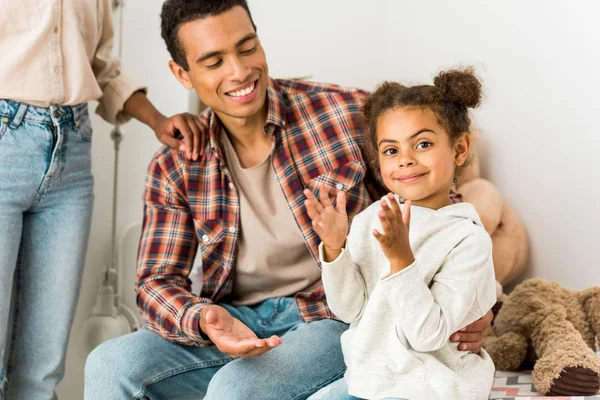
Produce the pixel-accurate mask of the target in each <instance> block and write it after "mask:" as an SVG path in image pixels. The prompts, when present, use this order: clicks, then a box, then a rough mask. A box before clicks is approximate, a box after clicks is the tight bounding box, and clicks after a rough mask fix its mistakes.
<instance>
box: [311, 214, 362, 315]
mask: <svg viewBox="0 0 600 400" xmlns="http://www.w3.org/2000/svg"><path fill="white" fill-rule="evenodd" d="M355 221H356V220H355ZM354 226H355V225H354V224H353V225H352V227H353V228H352V229H350V235H352V233H353V230H354ZM353 242H354V241H353V240H351V236H349V237H348V241H347V244H348V245H347V246H346V248H345V249H342V252H341V254H340V255H339V256H338V257H337V258H336V259H335V260H334V261H332V262H325V261H323V260H324V257H323V244H321V245H320V246H319V257H320V258H321V268H322V278H323V287H324V289H325V295H326V296H327V305H328V306H329V308H330V309H331V311H332V312H333V313H334V314H335V316H336V317H338V318H339V319H341V320H342V321H344V322H346V323H348V324H351V323H353V322H357V321H358V320H360V318H361V317H362V314H363V311H364V308H365V306H366V304H367V300H368V294H367V288H366V284H365V279H364V277H363V275H362V273H361V272H360V268H359V266H358V265H357V264H355V263H354V262H353V261H352V254H351V252H350V248H352V247H353V246H352V244H351V243H353Z"/></svg>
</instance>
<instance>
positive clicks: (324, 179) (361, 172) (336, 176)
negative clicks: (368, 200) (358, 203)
mask: <svg viewBox="0 0 600 400" xmlns="http://www.w3.org/2000/svg"><path fill="white" fill-rule="evenodd" d="M365 171H366V168H365V166H364V165H363V163H362V162H361V161H358V160H354V161H350V162H347V163H345V164H342V165H340V166H338V167H336V168H333V169H331V170H329V171H327V172H325V173H323V174H320V175H317V176H316V177H314V178H312V179H311V180H309V181H308V182H307V187H308V189H310V190H311V191H312V192H313V194H314V195H315V196H317V198H318V197H319V194H320V190H321V189H323V188H325V190H327V191H328V192H329V194H330V196H332V195H335V194H336V193H337V192H338V191H340V190H343V191H346V192H348V193H347V195H350V196H352V195H356V194H358V188H357V185H359V184H360V183H361V182H362V180H363V179H364V177H365ZM353 189H356V190H353Z"/></svg>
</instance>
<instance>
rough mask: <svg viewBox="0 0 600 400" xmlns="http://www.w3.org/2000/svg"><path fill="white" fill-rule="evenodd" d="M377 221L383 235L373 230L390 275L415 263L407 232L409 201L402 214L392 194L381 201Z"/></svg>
mask: <svg viewBox="0 0 600 400" xmlns="http://www.w3.org/2000/svg"><path fill="white" fill-rule="evenodd" d="M379 220H380V221H381V227H382V228H383V233H382V232H379V231H377V229H374V230H373V236H375V239H377V241H378V242H379V245H380V246H381V250H382V251H383V254H385V256H386V257H387V259H388V260H390V274H395V273H396V272H399V271H402V270H403V269H404V268H406V267H408V266H409V265H410V264H412V263H413V262H414V261H415V257H414V255H413V252H412V250H411V248H410V242H409V240H408V231H409V226H410V200H409V201H406V202H405V203H404V212H402V211H401V210H400V205H399V204H398V202H397V201H396V199H395V198H394V195H393V194H392V193H388V195H387V196H386V197H385V198H384V199H382V200H381V210H380V211H379Z"/></svg>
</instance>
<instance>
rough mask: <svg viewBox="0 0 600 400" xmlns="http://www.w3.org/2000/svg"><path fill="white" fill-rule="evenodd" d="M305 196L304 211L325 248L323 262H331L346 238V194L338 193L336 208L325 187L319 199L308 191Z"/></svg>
mask: <svg viewBox="0 0 600 400" xmlns="http://www.w3.org/2000/svg"><path fill="white" fill-rule="evenodd" d="M304 195H305V196H306V202H305V203H304V205H305V206H306V211H308V216H309V217H310V219H311V220H312V226H313V229H314V230H315V232H316V233H317V235H319V238H321V241H322V242H323V247H324V248H325V261H327V262H329V261H333V260H335V259H336V258H337V256H339V254H340V252H341V251H342V247H343V246H344V243H345V242H346V236H348V216H347V215H346V193H345V192H343V191H341V190H340V191H339V192H338V193H337V197H336V208H334V207H333V204H332V203H331V199H330V198H329V192H328V191H327V189H326V187H325V185H322V187H321V194H320V196H319V197H320V198H321V201H319V200H317V198H316V197H315V195H314V194H312V192H311V191H310V190H308V189H305V190H304Z"/></svg>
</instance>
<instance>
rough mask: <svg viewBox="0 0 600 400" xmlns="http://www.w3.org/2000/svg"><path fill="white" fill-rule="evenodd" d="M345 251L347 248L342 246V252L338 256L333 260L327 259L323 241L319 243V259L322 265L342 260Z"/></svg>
mask: <svg viewBox="0 0 600 400" xmlns="http://www.w3.org/2000/svg"><path fill="white" fill-rule="evenodd" d="M344 253H346V248H344V247H342V251H341V252H340V254H339V255H338V256H337V258H336V259H335V260H333V261H329V262H327V261H325V249H324V246H323V242H321V243H320V244H319V261H321V265H322V266H325V265H331V264H335V263H337V262H338V261H340V260H341V259H342V258H343V257H344Z"/></svg>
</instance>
